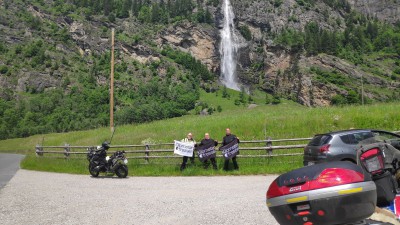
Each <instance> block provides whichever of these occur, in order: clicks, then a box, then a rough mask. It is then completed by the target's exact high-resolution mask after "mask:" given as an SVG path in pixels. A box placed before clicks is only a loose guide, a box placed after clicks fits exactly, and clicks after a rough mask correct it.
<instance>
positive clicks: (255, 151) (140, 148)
mask: <svg viewBox="0 0 400 225" xmlns="http://www.w3.org/2000/svg"><path fill="white" fill-rule="evenodd" d="M393 133H397V134H400V131H394V132H393ZM311 139H312V138H290V139H276V140H274V139H271V138H268V139H266V140H249V141H242V140H241V141H240V151H241V154H240V155H238V157H239V158H277V157H295V158H294V159H293V160H294V161H299V160H301V159H300V158H299V157H298V156H301V155H303V149H304V147H305V146H306V142H307V141H309V140H311ZM282 142H284V143H290V142H297V143H295V144H292V145H276V146H273V143H282ZM299 142H301V144H299ZM173 145H174V143H160V144H143V145H113V146H110V148H111V149H115V150H124V151H125V153H126V154H127V158H128V159H138V160H139V159H144V160H146V162H149V160H150V159H175V158H176V159H178V158H182V156H178V155H173V152H174V150H173V148H172V146H173ZM90 148H95V146H70V145H69V144H65V145H64V146H40V145H37V146H36V149H35V152H36V155H37V156H47V157H52V156H53V155H60V154H61V155H64V158H69V157H70V156H72V155H78V156H79V155H85V154H87V149H90ZM60 149H62V150H60ZM79 149H84V150H85V151H79ZM109 153H113V151H110V152H109ZM296 156H297V158H296ZM58 157H59V156H58ZM217 157H222V155H221V154H217Z"/></svg>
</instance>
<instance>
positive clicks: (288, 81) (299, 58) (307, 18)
mask: <svg viewBox="0 0 400 225" xmlns="http://www.w3.org/2000/svg"><path fill="white" fill-rule="evenodd" d="M299 2H303V1H295V0H289V1H257V0H250V1H239V0H233V5H234V8H235V13H236V24H237V27H241V26H246V27H248V28H249V30H250V32H251V34H252V39H251V40H249V41H245V40H243V39H242V43H240V45H241V48H240V50H239V60H238V64H239V70H238V77H239V79H240V81H241V82H242V83H243V84H245V85H248V86H249V87H250V89H251V87H255V86H258V87H261V88H262V89H264V90H265V91H267V92H269V93H275V94H280V95H282V96H286V97H289V98H291V99H293V100H295V101H298V102H300V103H301V104H304V105H307V106H324V105H330V104H331V99H332V97H334V96H335V95H338V94H343V95H346V94H347V91H345V90H343V89H341V88H338V87H336V86H335V85H332V84H324V83H321V82H319V81H315V77H316V75H315V74H313V73H311V72H310V69H311V68H314V67H317V68H321V69H323V70H326V71H335V72H336V71H338V73H340V74H342V75H344V76H346V77H348V78H349V79H351V80H356V81H357V80H358V81H357V82H359V81H360V80H361V77H363V79H364V81H365V82H366V83H369V84H374V85H376V87H378V88H382V89H385V88H388V89H392V90H394V89H395V88H398V87H400V86H399V82H389V81H388V80H387V79H385V78H384V77H379V76H376V75H375V74H371V73H368V72H366V71H365V70H363V69H362V68H360V67H358V66H356V65H353V64H351V63H349V62H347V61H345V60H341V59H339V58H337V57H333V56H328V55H320V56H316V57H308V56H306V55H304V54H293V53H291V51H290V50H287V49H284V48H282V47H280V46H277V45H276V43H274V36H275V35H276V34H277V33H279V32H280V31H282V30H283V29H287V28H291V29H294V30H300V31H302V30H303V29H304V27H305V25H306V24H307V23H309V22H311V21H318V23H319V25H320V27H321V28H323V29H327V30H336V31H343V30H344V29H345V28H346V27H345V15H346V13H349V12H350V10H351V9H350V8H349V6H351V7H352V8H353V9H354V10H356V11H359V12H362V13H363V14H365V15H370V16H374V17H376V18H378V19H380V20H382V21H387V22H389V23H395V22H396V21H397V20H398V17H399V15H400V14H399V13H397V12H398V10H399V3H398V2H397V1H395V2H393V1H383V2H382V1H349V4H348V5H344V6H343V7H342V8H338V7H337V6H334V7H332V6H329V5H327V4H326V3H324V2H323V1H315V3H314V4H308V3H304V2H307V1H304V2H303V4H299ZM380 3H381V4H380ZM346 7H347V8H346ZM387 74H390V71H388V72H387ZM360 85H361V84H360V83H358V84H357V85H355V86H353V87H352V88H357V89H359V88H358V87H357V86H360ZM366 95H367V97H369V98H372V99H380V100H382V99H385V98H386V97H385V96H381V95H380V94H377V93H372V92H367V93H366Z"/></svg>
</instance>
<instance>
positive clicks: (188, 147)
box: [174, 141, 194, 157]
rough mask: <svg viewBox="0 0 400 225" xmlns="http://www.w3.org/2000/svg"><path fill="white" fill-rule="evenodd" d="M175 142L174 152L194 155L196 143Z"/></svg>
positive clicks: (189, 155)
mask: <svg viewBox="0 0 400 225" xmlns="http://www.w3.org/2000/svg"><path fill="white" fill-rule="evenodd" d="M174 142H175V145H174V154H177V155H181V156H188V157H192V155H193V150H194V143H192V142H181V141H174Z"/></svg>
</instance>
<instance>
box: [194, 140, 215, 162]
mask: <svg viewBox="0 0 400 225" xmlns="http://www.w3.org/2000/svg"><path fill="white" fill-rule="evenodd" d="M197 155H198V156H199V159H200V161H201V162H204V161H206V160H209V159H210V158H215V156H216V155H217V153H216V151H215V145H214V142H211V143H209V144H207V145H203V146H200V147H197Z"/></svg>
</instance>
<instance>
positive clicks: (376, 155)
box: [360, 148, 385, 174]
mask: <svg viewBox="0 0 400 225" xmlns="http://www.w3.org/2000/svg"><path fill="white" fill-rule="evenodd" d="M360 159H361V162H362V164H363V166H364V167H365V169H367V171H368V172H369V173H371V174H378V173H381V172H383V171H384V169H385V164H384V160H383V154H382V151H381V150H380V149H379V148H373V149H370V150H367V151H365V152H364V153H362V154H361V156H360Z"/></svg>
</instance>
